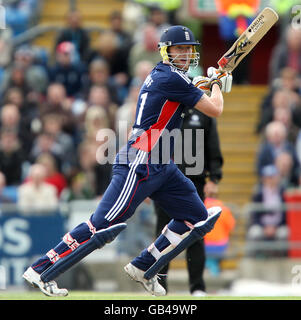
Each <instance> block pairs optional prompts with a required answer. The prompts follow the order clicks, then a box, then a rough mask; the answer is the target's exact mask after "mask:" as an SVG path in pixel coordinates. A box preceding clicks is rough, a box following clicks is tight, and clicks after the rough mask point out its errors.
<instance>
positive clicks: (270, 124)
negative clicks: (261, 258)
mask: <svg viewBox="0 0 301 320" xmlns="http://www.w3.org/2000/svg"><path fill="white" fill-rule="evenodd" d="M256 131H257V133H258V135H259V136H260V137H261V142H260V145H259V149H258V153H257V162H256V172H257V177H258V181H257V184H256V187H255V190H254V194H253V196H252V199H251V201H252V202H254V203H257V204H259V207H258V208H257V209H254V210H253V211H252V212H251V216H250V221H249V222H250V225H249V229H248V234H247V237H248V239H249V240H254V241H258V240H261V241H262V240H264V241H266V240H267V241H270V240H284V241H286V240H288V238H289V225H288V223H287V210H285V208H286V207H285V203H286V202H285V193H286V192H287V191H288V190H291V189H298V188H300V186H301V169H300V164H301V152H300V150H301V148H300V146H301V29H294V28H293V27H292V26H291V25H288V26H287V27H286V29H285V30H284V31H283V35H282V36H281V37H280V39H279V42H278V44H277V45H276V46H275V48H274V50H273V52H272V58H271V61H270V83H269V86H268V92H267V94H266V96H265V97H264V99H263V101H262V104H261V106H260V116H259V121H258V124H257V128H256ZM282 248H283V247H282ZM258 249H259V247H258V245H255V251H256V252H257V253H258V251H261V250H258ZM276 249H277V248H276ZM268 251H269V250H268ZM276 251H277V250H275V248H273V250H270V251H269V252H273V253H274V254H275V252H276ZM280 251H281V250H278V253H279V252H280ZM253 253H254V252H253ZM260 254H262V251H261V253H260ZM282 254H283V251H282Z"/></svg>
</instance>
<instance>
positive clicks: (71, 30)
mask: <svg viewBox="0 0 301 320" xmlns="http://www.w3.org/2000/svg"><path fill="white" fill-rule="evenodd" d="M65 41H67V42H72V43H73V45H74V47H75V49H76V51H77V52H78V54H79V57H80V60H81V61H86V59H87V58H88V54H89V50H90V37H89V34H88V32H87V31H86V30H85V29H84V28H83V26H82V15H81V13H80V12H79V11H78V10H72V11H70V12H69V13H68V14H67V16H66V27H65V28H64V29H63V30H62V31H61V32H60V33H59V35H58V37H57V39H56V43H55V49H56V48H57V47H58V45H59V44H61V43H62V42H65Z"/></svg>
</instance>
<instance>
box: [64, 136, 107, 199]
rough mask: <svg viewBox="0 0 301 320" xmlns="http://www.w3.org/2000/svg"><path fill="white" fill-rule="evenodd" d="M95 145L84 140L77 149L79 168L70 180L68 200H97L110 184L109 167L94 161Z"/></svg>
mask: <svg viewBox="0 0 301 320" xmlns="http://www.w3.org/2000/svg"><path fill="white" fill-rule="evenodd" d="M96 152H97V145H96V144H95V143H91V142H90V141H89V140H84V141H83V142H82V143H81V144H80V145H79V147H78V159H79V168H78V170H77V172H76V174H75V176H74V178H73V179H72V180H71V184H70V186H69V192H68V193H69V195H68V199H74V198H76V199H78V198H83V197H84V198H96V197H97V198H99V197H101V196H102V194H103V193H104V191H105V190H106V188H107V186H108V184H109V183H110V177H111V169H112V167H111V165H110V164H104V165H100V164H98V163H97V161H96Z"/></svg>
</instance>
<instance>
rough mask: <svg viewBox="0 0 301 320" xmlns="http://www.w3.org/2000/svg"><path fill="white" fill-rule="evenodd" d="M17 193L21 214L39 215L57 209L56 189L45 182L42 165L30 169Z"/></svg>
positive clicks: (44, 172) (44, 171)
mask: <svg viewBox="0 0 301 320" xmlns="http://www.w3.org/2000/svg"><path fill="white" fill-rule="evenodd" d="M18 193H19V195H18V208H19V210H20V211H21V212H22V214H30V215H34V214H38V215H39V214H43V213H45V211H54V210H56V209H57V206H58V197H57V193H56V189H55V187H54V186H52V185H51V184H49V183H47V182H46V169H45V167H44V166H43V165H42V164H37V163H36V164H33V165H32V166H31V167H30V170H29V175H28V179H27V181H26V182H25V183H24V184H22V185H21V186H20V187H19V190H18Z"/></svg>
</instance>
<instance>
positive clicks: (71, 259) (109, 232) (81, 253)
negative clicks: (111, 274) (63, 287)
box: [41, 223, 126, 282]
mask: <svg viewBox="0 0 301 320" xmlns="http://www.w3.org/2000/svg"><path fill="white" fill-rule="evenodd" d="M125 228H126V223H119V224H115V225H114V226H111V227H109V228H106V229H103V230H100V231H97V232H96V233H95V234H94V235H93V236H92V237H91V238H90V239H89V240H88V241H87V242H85V243H84V244H81V245H80V246H79V247H77V248H76V249H75V250H74V251H72V252H71V253H70V254H69V255H68V256H66V257H64V258H62V259H59V260H58V261H57V262H55V263H54V264H52V265H51V266H50V267H49V268H48V269H46V270H45V271H44V272H43V273H42V274H41V280H42V281H43V282H49V281H51V280H53V279H55V278H56V277H57V276H59V275H60V274H61V273H63V272H65V271H66V270H68V269H69V268H71V267H72V266H73V265H74V264H76V263H77V262H79V261H80V260H82V259H83V258H84V257H86V256H87V255H88V254H90V253H91V252H92V251H94V250H96V249H100V248H102V247H103V246H104V245H105V244H106V243H110V242H111V241H113V240H114V239H115V238H116V237H117V236H118V234H119V233H120V232H121V231H122V230H124V229H125Z"/></svg>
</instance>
